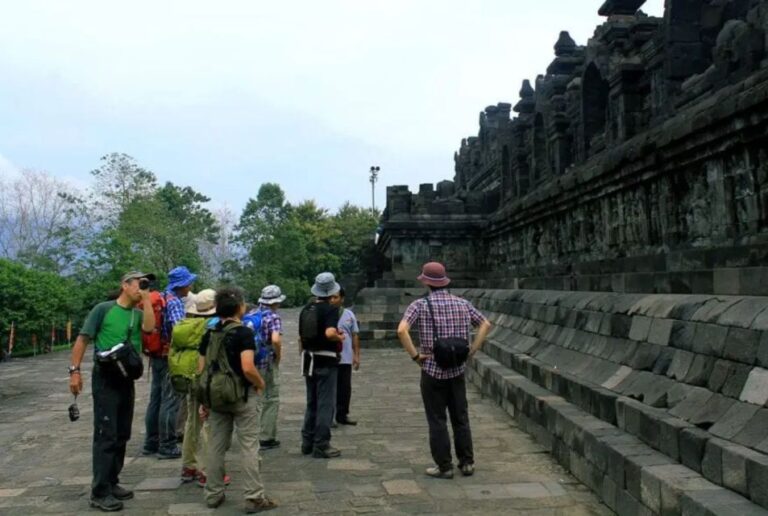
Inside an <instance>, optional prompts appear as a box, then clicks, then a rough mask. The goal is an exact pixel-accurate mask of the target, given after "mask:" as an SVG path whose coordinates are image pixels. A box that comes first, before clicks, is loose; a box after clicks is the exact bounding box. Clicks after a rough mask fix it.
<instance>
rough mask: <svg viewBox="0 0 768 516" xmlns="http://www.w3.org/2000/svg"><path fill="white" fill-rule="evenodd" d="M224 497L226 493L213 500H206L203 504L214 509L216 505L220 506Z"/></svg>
mask: <svg viewBox="0 0 768 516" xmlns="http://www.w3.org/2000/svg"><path fill="white" fill-rule="evenodd" d="M225 498H226V495H221V496H220V497H219V498H216V499H215V500H206V501H205V505H207V506H208V508H209V509H216V508H217V507H220V506H221V504H223V503H224V499H225Z"/></svg>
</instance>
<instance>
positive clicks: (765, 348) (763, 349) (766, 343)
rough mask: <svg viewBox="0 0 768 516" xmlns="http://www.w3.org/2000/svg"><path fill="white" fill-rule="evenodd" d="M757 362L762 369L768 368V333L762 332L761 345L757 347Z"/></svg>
mask: <svg viewBox="0 0 768 516" xmlns="http://www.w3.org/2000/svg"><path fill="white" fill-rule="evenodd" d="M755 358H756V362H757V365H759V366H760V367H765V368H768V331H765V330H762V331H761V332H760V344H759V345H758V347H757V356H756V357H755Z"/></svg>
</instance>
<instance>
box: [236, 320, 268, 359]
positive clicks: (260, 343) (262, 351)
mask: <svg viewBox="0 0 768 516" xmlns="http://www.w3.org/2000/svg"><path fill="white" fill-rule="evenodd" d="M263 321H264V312H263V311H262V310H256V311H255V312H251V313H249V314H247V315H244V316H243V326H247V327H248V328H250V329H252V330H253V334H254V337H253V339H254V341H256V356H255V357H254V360H255V362H256V363H258V362H261V361H262V360H264V359H266V358H267V356H268V355H269V354H270V353H271V352H272V349H271V346H270V345H269V344H267V343H266V342H264V339H262V338H261V324H262V322H263Z"/></svg>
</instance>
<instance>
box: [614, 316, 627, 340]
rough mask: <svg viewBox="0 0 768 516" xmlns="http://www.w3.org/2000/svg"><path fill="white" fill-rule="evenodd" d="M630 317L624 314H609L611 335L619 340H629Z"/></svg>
mask: <svg viewBox="0 0 768 516" xmlns="http://www.w3.org/2000/svg"><path fill="white" fill-rule="evenodd" d="M631 327H632V317H630V316H628V315H624V314H611V335H612V336H614V337H617V338H620V339H626V338H629V332H630V329H631Z"/></svg>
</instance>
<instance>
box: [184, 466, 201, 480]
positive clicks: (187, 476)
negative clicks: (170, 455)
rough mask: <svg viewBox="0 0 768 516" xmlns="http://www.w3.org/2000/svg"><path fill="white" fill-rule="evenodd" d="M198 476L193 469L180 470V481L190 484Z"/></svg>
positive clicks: (197, 472)
mask: <svg viewBox="0 0 768 516" xmlns="http://www.w3.org/2000/svg"><path fill="white" fill-rule="evenodd" d="M199 474H200V472H199V471H197V470H196V469H195V468H188V467H186V466H184V467H182V468H181V481H182V482H192V481H193V480H194V479H196V478H197V476H198V475H199Z"/></svg>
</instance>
